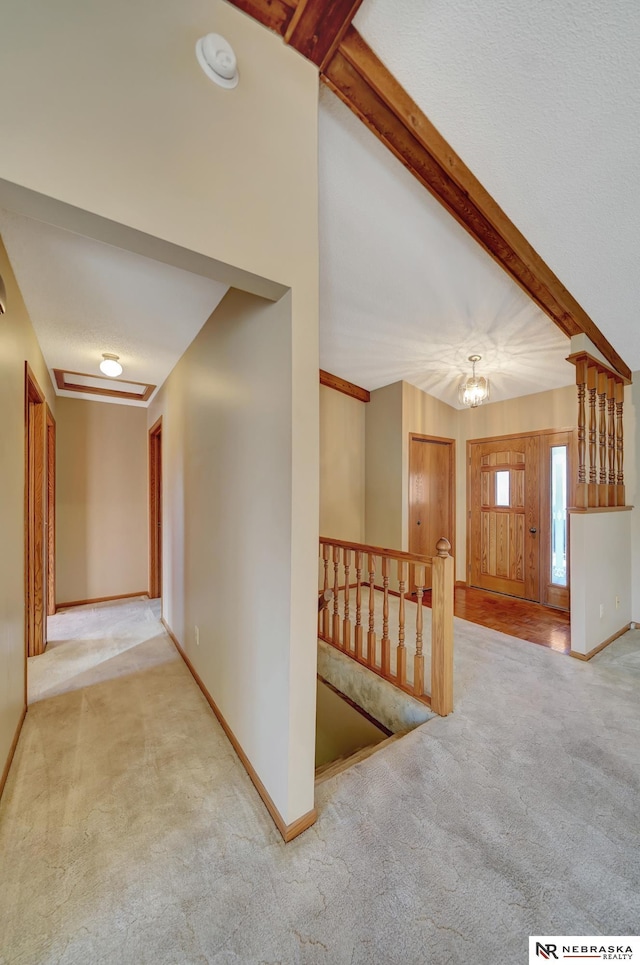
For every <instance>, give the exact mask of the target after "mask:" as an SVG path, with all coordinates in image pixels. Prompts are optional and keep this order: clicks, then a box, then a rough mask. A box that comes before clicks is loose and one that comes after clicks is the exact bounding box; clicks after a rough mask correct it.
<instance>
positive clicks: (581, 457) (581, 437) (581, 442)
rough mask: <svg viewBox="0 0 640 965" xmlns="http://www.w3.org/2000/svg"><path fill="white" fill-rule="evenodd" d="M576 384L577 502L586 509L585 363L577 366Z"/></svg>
mask: <svg viewBox="0 0 640 965" xmlns="http://www.w3.org/2000/svg"><path fill="white" fill-rule="evenodd" d="M576 383H577V386H578V486H577V489H576V502H577V505H578V506H583V507H586V506H588V504H589V491H588V489H587V467H586V464H585V454H586V426H585V407H584V396H585V388H586V383H587V366H586V364H585V363H584V362H581V363H579V364H578V365H577V366H576Z"/></svg>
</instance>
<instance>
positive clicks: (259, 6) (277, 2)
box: [231, 0, 297, 37]
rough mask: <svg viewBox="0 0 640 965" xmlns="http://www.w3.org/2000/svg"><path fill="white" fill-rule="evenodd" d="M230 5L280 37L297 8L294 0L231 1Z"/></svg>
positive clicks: (282, 35)
mask: <svg viewBox="0 0 640 965" xmlns="http://www.w3.org/2000/svg"><path fill="white" fill-rule="evenodd" d="M231 3H232V4H233V6H234V7H237V8H238V10H242V12H243V13H247V14H249V16H250V17H253V19H254V20H258V21H259V22H260V23H261V24H263V25H264V26H265V27H268V28H269V30H273V31H275V33H277V34H280V36H281V37H284V35H285V33H286V32H287V28H288V27H289V24H290V23H291V18H292V17H293V15H294V13H295V10H296V6H297V4H296V0H231Z"/></svg>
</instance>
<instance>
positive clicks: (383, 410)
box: [365, 382, 405, 549]
mask: <svg viewBox="0 0 640 965" xmlns="http://www.w3.org/2000/svg"><path fill="white" fill-rule="evenodd" d="M402 404H403V391H402V382H394V383H393V384H392V385H386V386H384V388H382V389H376V390H375V391H374V392H372V393H371V401H370V402H368V403H367V408H366V413H365V480H366V489H365V534H366V538H365V542H366V543H370V544H372V545H373V546H387V547H389V548H391V549H402V545H403V532H402V519H403V512H404V510H403V503H404V499H405V497H404V489H403V466H402V458H403V440H402Z"/></svg>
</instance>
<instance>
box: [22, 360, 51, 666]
mask: <svg viewBox="0 0 640 965" xmlns="http://www.w3.org/2000/svg"><path fill="white" fill-rule="evenodd" d="M44 486H45V400H44V394H43V393H42V391H41V389H40V386H39V385H38V383H37V381H36V379H35V376H34V374H33V372H32V371H31V369H30V368H29V366H28V364H25V638H26V652H27V656H28V657H35V656H37V655H38V654H40V653H43V652H44V648H45V646H46V642H47V637H46V620H45V606H46V593H45V571H46V558H45V553H46V550H45V488H44Z"/></svg>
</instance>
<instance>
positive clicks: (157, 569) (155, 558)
mask: <svg viewBox="0 0 640 965" xmlns="http://www.w3.org/2000/svg"><path fill="white" fill-rule="evenodd" d="M158 450H159V452H160V460H159V461H158ZM161 595H162V416H160V418H159V419H158V420H157V421H156V422H154V424H153V425H152V426H151V428H150V429H149V598H150V599H152V600H153V599H157V598H158V597H160V596H161Z"/></svg>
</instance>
